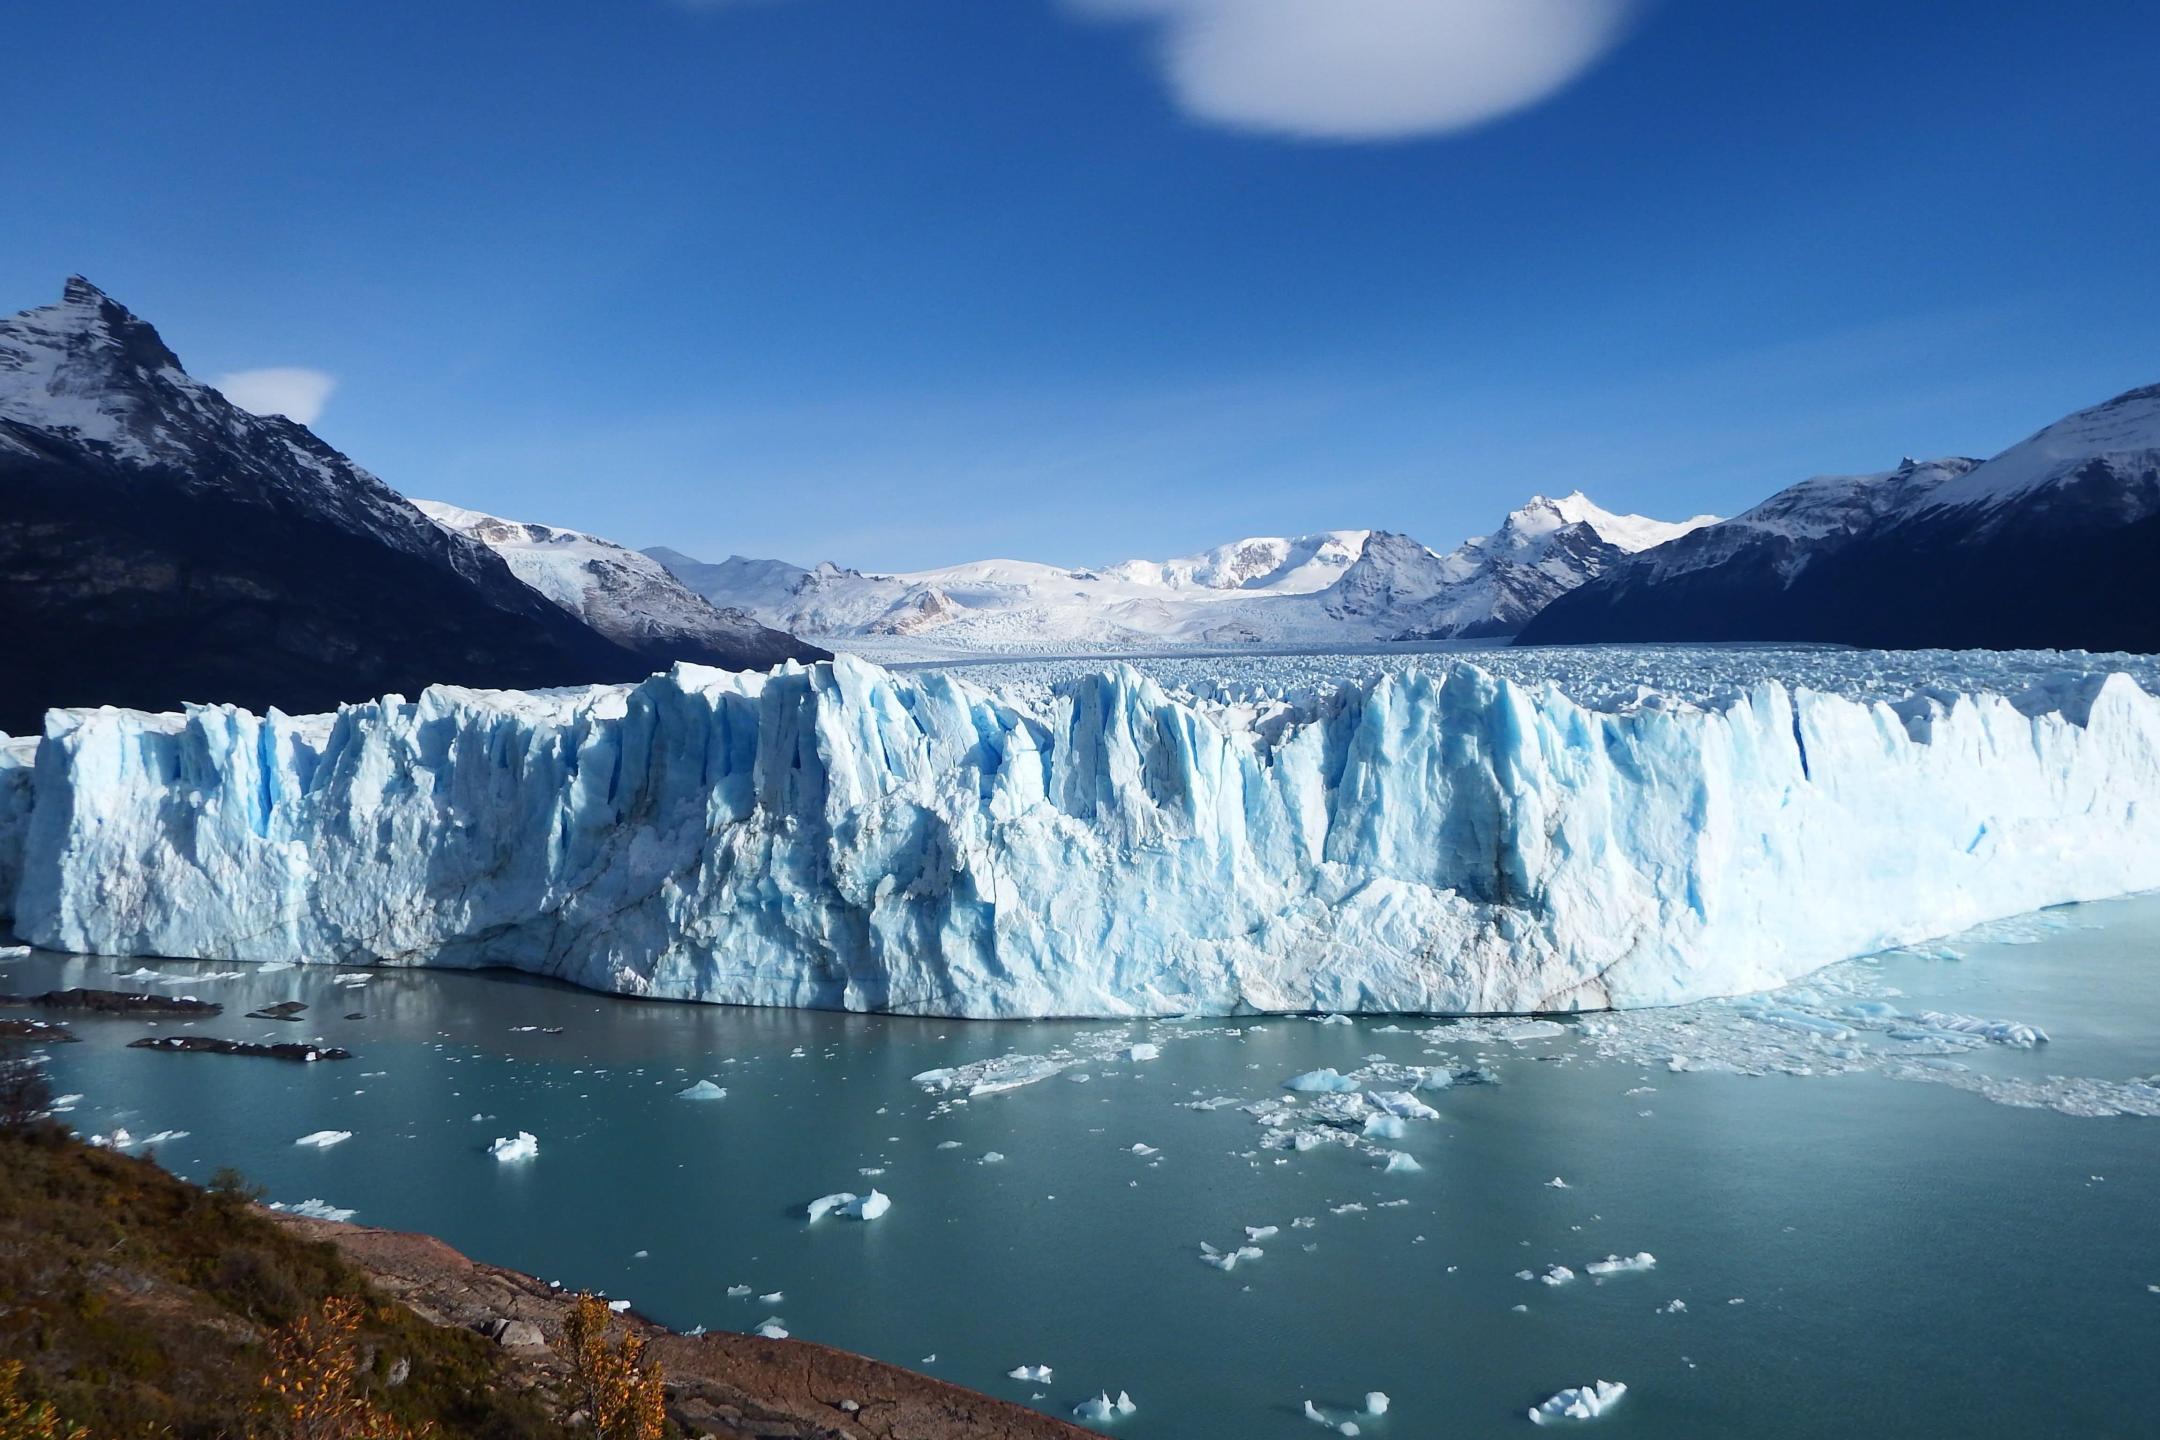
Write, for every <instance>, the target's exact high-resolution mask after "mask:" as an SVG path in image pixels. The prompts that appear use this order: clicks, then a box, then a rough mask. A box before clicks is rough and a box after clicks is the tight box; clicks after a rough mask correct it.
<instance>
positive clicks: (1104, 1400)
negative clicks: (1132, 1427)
mask: <svg viewBox="0 0 2160 1440" xmlns="http://www.w3.org/2000/svg"><path fill="white" fill-rule="evenodd" d="M1139 1408H1140V1407H1139V1406H1138V1405H1135V1404H1133V1399H1132V1396H1130V1395H1127V1394H1126V1393H1125V1392H1124V1391H1123V1390H1120V1391H1118V1392H1117V1399H1115V1400H1112V1399H1111V1398H1110V1394H1109V1392H1108V1391H1104V1392H1103V1393H1101V1394H1099V1395H1097V1396H1095V1397H1094V1398H1093V1399H1091V1400H1083V1401H1081V1402H1080V1403H1079V1404H1078V1405H1077V1406H1075V1407H1074V1408H1073V1414H1074V1415H1076V1416H1078V1417H1079V1418H1080V1419H1082V1420H1092V1421H1094V1422H1095V1423H1096V1424H1098V1425H1100V1424H1105V1423H1107V1422H1109V1421H1111V1420H1117V1419H1122V1418H1123V1417H1125V1416H1127V1415H1130V1414H1132V1413H1133V1412H1134V1411H1135V1410H1138V1409H1139Z"/></svg>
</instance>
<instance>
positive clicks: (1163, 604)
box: [646, 494, 1710, 656]
mask: <svg viewBox="0 0 2160 1440" xmlns="http://www.w3.org/2000/svg"><path fill="white" fill-rule="evenodd" d="M1709 518H1710V517H1707V516H1705V517H1701V518H1699V519H1696V520H1690V521H1683V522H1680V523H1678V524H1668V523H1666V522H1664V521H1658V520H1649V519H1645V518H1644V517H1642V516H1639V515H1614V514H1612V513H1611V512H1609V511H1605V510H1601V509H1599V508H1598V507H1597V506H1595V505H1593V504H1591V503H1590V502H1589V501H1588V500H1587V499H1585V498H1584V497H1583V496H1581V495H1579V494H1577V495H1571V496H1568V497H1567V498H1565V499H1562V500H1548V499H1546V498H1544V497H1542V496H1540V497H1537V498H1536V499H1534V500H1532V501H1531V502H1530V504H1528V505H1526V506H1524V507H1523V508H1522V509H1520V510H1517V511H1515V512H1514V513H1513V514H1511V515H1509V516H1508V518H1507V521H1506V522H1505V523H1504V524H1503V525H1502V526H1501V527H1500V528H1499V529H1498V530H1496V531H1494V532H1493V533H1492V534H1490V535H1484V536H1479V537H1477V538H1476V539H1473V540H1469V541H1465V542H1464V543H1463V544H1462V545H1460V546H1458V547H1457V548H1456V549H1454V550H1453V551H1450V552H1448V553H1446V554H1444V555H1443V554H1438V553H1435V552H1434V551H1432V550H1429V549H1427V548H1426V547H1425V546H1423V545H1421V544H1419V543H1418V542H1417V541H1415V540H1412V539H1410V538H1409V537H1407V536H1403V535H1396V534H1392V533H1390V532H1387V531H1375V530H1330V531H1324V532H1322V533H1320V534H1317V535H1303V536H1294V537H1259V538H1252V539H1245V540H1237V541H1233V542H1231V543H1230V544H1227V545H1220V546H1217V547H1215V548H1214V549H1212V550H1205V551H1201V552H1199V553H1198V554H1193V555H1183V556H1178V557H1176V558H1173V559H1170V560H1127V561H1124V562H1122V563H1119V564H1115V565H1109V566H1104V567H1102V568H1100V569H1083V570H1073V569H1064V568H1060V567H1058V566H1054V565H1043V564H1037V563H1034V562H1031V561H1022V560H987V561H978V562H975V563H972V564H965V565H954V566H948V567H946V568H944V569H939V570H922V571H916V572H913V573H911V574H901V575H878V574H865V573H864V572H862V571H859V570H851V569H843V568H841V567H839V566H836V565H832V564H830V563H826V564H821V565H818V566H816V567H815V568H811V569H804V568H803V567H801V566H796V565H789V564H786V563H785V562H782V561H776V560H748V559H744V558H743V557H741V556H734V557H731V558H729V559H728V560H725V561H722V562H720V563H718V564H706V563H703V562H700V561H697V560H693V559H691V558H690V557H689V556H686V555H683V554H680V553H679V552H676V551H673V550H666V549H655V550H650V551H647V552H646V553H647V554H649V555H651V556H652V557H653V558H654V559H656V560H658V561H660V562H661V563H662V564H664V565H666V566H667V567H668V569H669V570H670V571H672V572H673V573H674V575H675V576H676V578H678V579H680V580H681V581H682V582H683V583H684V584H685V585H687V586H688V587H689V588H691V589H692V590H695V591H697V592H698V593H699V594H701V595H703V596H704V597H705V598H706V599H708V600H710V601H712V602H713V603H714V604H715V605H722V606H732V607H735V608H738V609H741V610H744V611H747V612H749V613H750V614H752V615H755V616H757V617H758V618H759V619H760V620H762V621H764V622H765V623H766V624H769V625H777V626H781V627H784V628H787V629H790V630H793V631H795V632H796V633H798V634H804V635H812V636H816V637H818V638H820V639H823V640H826V641H828V642H830V643H835V644H839V645H841V646H843V647H848V646H850V645H851V643H853V642H863V641H868V642H872V643H871V644H870V645H869V646H868V647H866V648H871V649H875V650H877V651H878V653H880V654H884V655H888V656H890V655H894V654H897V653H900V652H902V651H906V650H909V649H919V650H920V651H921V652H922V653H926V654H927V653H937V654H964V653H969V652H1001V651H1024V650H1035V651H1044V650H1054V649H1059V648H1065V647H1078V648H1111V647H1134V646H1148V645H1163V644H1171V645H1194V644H1206V645H1225V644H1227V645H1236V644H1299V645H1302V644H1332V643H1345V644H1360V643H1369V642H1372V641H1381V640H1396V639H1428V638H1438V639H1451V638H1458V637H1475V636H1487V635H1506V634H1511V633H1513V631H1514V630H1515V629H1516V628H1518V627H1519V626H1520V625H1521V624H1522V623H1523V622H1524V621H1525V620H1527V619H1528V618H1529V617H1530V616H1531V615H1532V614H1534V613H1536V611H1537V610H1538V609H1539V608H1540V607H1542V606H1543V605H1544V604H1545V603H1546V602H1547V601H1549V600H1550V599H1551V598H1552V597H1553V596H1555V595H1558V594H1560V593H1561V592H1562V591H1564V590H1566V589H1567V588H1569V587H1571V586H1574V585H1578V584H1581V583H1582V582H1583V581H1584V580H1586V579H1588V578H1590V577H1591V576H1594V575H1597V574H1599V573H1600V572H1601V571H1602V570H1603V569H1604V567H1605V566H1607V565H1609V564H1610V563H1612V562H1613V560H1615V559H1617V558H1621V557H1624V556H1626V555H1629V554H1632V553H1633V552H1635V551H1636V550H1639V549H1642V548H1643V547H1645V546H1647V545H1654V544H1657V543H1659V542H1660V541H1662V540H1664V539H1668V538H1671V537H1673V536H1676V535H1681V534H1685V533H1686V532H1687V531H1688V530H1689V529H1691V528H1693V527H1695V526H1697V525H1701V524H1705V523H1708V520H1709ZM895 640H906V641H908V642H910V644H909V645H906V646H895V645H894V644H891V643H888V642H891V641H895Z"/></svg>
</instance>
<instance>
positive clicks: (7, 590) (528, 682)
mask: <svg viewBox="0 0 2160 1440" xmlns="http://www.w3.org/2000/svg"><path fill="white" fill-rule="evenodd" d="M0 487H4V493H5V495H6V504H5V506H4V507H0V628H4V630H5V633H6V634H7V636H8V641H7V652H8V653H7V662H8V663H7V666H6V669H7V671H8V674H9V676H10V683H9V684H8V685H6V686H5V687H0V688H4V694H0V729H6V730H12V731H15V732H17V733H21V732H25V731H31V732H34V731H35V730H36V729H37V728H38V727H39V725H40V724H41V723H42V716H43V712H44V711H45V709H46V708H47V707H48V706H51V705H83V704H100V703H111V704H123V705H131V706H140V707H150V708H172V707H175V706H177V705H179V704H180V703H181V702H183V701H191V700H199V701H234V702H239V703H244V704H247V705H249V706H251V707H254V708H257V709H260V708H262V707H264V706H268V705H279V706H283V707H286V708H290V709H301V708H306V709H324V708H328V707H330V706H332V705H335V704H336V703H338V702H339V701H343V700H353V699H362V698H366V697H370V696H376V695H380V694H382V693H384V692H385V691H393V690H394V691H402V692H405V693H418V691H419V690H421V689H422V688H424V687H425V686H427V685H429V684H431V683H436V682H446V681H461V682H465V683H472V684H493V685H506V686H545V685H558V684H569V683H582V682H595V681H621V680H629V679H634V678H636V677H637V676H639V675H642V674H646V673H649V672H650V671H651V669H652V668H653V667H652V665H651V664H650V663H649V662H648V661H646V660H645V659H643V658H641V657H639V656H636V655H633V654H631V653H630V652H629V651H627V650H625V649H623V648H622V647H621V646H619V645H617V644H615V643H614V642H613V641H611V640H608V639H606V638H605V637H603V636H601V635H600V634H598V633H597V632H595V631H594V630H592V629H591V628H589V627H588V626H586V625H583V624H581V623H579V622H578V621H577V620H576V619H574V618H572V617H571V616H569V615H566V614H564V613H563V612H562V611H561V610H560V609H558V608H557V607H555V606H554V605H551V604H549V603H548V602H546V601H544V600H542V599H541V598H540V597H539V596H538V595H536V594H534V593H533V591H532V590H531V589H530V588H528V587H527V586H526V585H524V584H523V583H522V582H520V581H519V580H518V579H517V578H516V577H515V576H514V575H512V574H511V573H510V570H509V567H508V566H506V565H505V564H504V563H503V561H502V560H501V558H500V557H498V556H497V555H496V554H495V553H494V552H493V551H491V550H489V549H488V548H487V547H486V546H484V545H481V544H479V543H477V542H475V541H473V540H471V539H468V538H466V537H464V536H459V535H453V534H450V533H448V532H446V531H444V530H443V529H442V528H441V527H439V526H437V525H436V524H434V523H433V522H432V521H430V520H429V519H428V518H427V517H426V516H424V515H422V514H421V513H420V512H419V511H418V510H417V509H415V508H414V507H413V506H412V505H411V504H410V503H408V502H407V501H406V500H405V499H404V498H403V497H401V496H400V495H398V494H397V492H396V491H394V490H392V489H390V488H389V487H388V486H387V485H385V484H383V483H382V481H380V480H378V479H376V478H375V477H374V476H373V475H370V474H369V473H368V472H367V471H365V470H363V469H361V468H360V467H359V466H357V465H354V464H353V463H352V462H351V461H350V460H348V459H346V458H345V457H344V456H343V455H341V454H339V453H338V452H337V451H336V450H334V449H332V448H331V447H330V446H329V445H327V444H325V443H324V442H323V441H322V440H321V439H320V438H318V437H317V436H316V435H315V434H314V433H313V432H312V431H310V430H309V429H308V428H307V427H306V426H304V425H300V424H296V423H295V422H293V421H291V420H289V419H286V418H285V417H283V416H277V415H253V414H250V413H248V412H247V411H245V410H242V409H241V408H239V407H238V406H236V405H234V404H232V403H231V402H230V401H228V400H227V399H226V398H225V397H224V396H223V395H221V394H220V393H219V392H218V391H217V390H215V389H214V388H212V387H211V386H209V385H206V384H203V383H202V382H200V381H197V380H195V379H193V378H192V377H190V376H189V375H188V374H187V372H186V371H185V370H184V369H183V368H182V366H181V364H180V361H179V358H178V357H177V356H175V355H174V354H173V352H172V351H171V350H170V349H168V348H167V347H166V345H165V343H164V341H163V340H162V339H160V338H159V336H158V333H157V331H156V330H154V329H153V328H151V326H150V325H148V324H147V323H145V322H144V321H142V320H140V319H138V318H136V317H135V316H134V315H132V314H130V313H129V312H128V311H127V309H126V308H125V307H123V306H121V305H120V304H118V303H117V302H115V301H114V300H112V299H110V298H109V297H107V296H106V295H105V294H104V293H102V292H101V291H99V290H98V289H97V287H96V286H94V285H92V284H90V283H89V282H88V281H86V280H83V279H81V278H79V277H78V278H75V279H71V280H69V281H68V283H67V286H66V289H65V291H64V293H63V295H62V298H61V301H60V303H59V304H57V305H49V306H45V307H42V308H39V309H33V310H29V311H25V312H23V313H22V314H19V315H15V316H13V317H10V318H5V319H0Z"/></svg>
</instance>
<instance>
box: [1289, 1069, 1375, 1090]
mask: <svg viewBox="0 0 2160 1440" xmlns="http://www.w3.org/2000/svg"><path fill="white" fill-rule="evenodd" d="M1357 1088H1358V1083H1357V1081H1355V1080H1352V1079H1351V1078H1350V1077H1349V1076H1347V1075H1342V1074H1338V1073H1337V1072H1336V1070H1335V1068H1334V1067H1333V1066H1329V1067H1328V1068H1327V1069H1325V1070H1308V1071H1306V1072H1305V1073H1304V1074H1302V1075H1293V1076H1291V1077H1290V1078H1289V1079H1288V1080H1285V1081H1283V1089H1285V1090H1295V1091H1298V1092H1299V1093H1300V1094H1304V1095H1347V1094H1349V1093H1350V1092H1351V1091H1353V1090H1355V1089H1357Z"/></svg>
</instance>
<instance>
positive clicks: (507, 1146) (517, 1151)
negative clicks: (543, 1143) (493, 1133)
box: [488, 1130, 540, 1161]
mask: <svg viewBox="0 0 2160 1440" xmlns="http://www.w3.org/2000/svg"><path fill="white" fill-rule="evenodd" d="M539 1153H540V1141H539V1140H538V1139H537V1138H536V1137H535V1136H534V1135H533V1133H532V1131H530V1130H520V1131H518V1133H517V1134H516V1135H514V1136H497V1137H496V1139H495V1143H494V1144H492V1145H490V1146H488V1154H490V1155H492V1156H494V1157H495V1158H496V1159H497V1160H504V1161H509V1160H530V1159H532V1158H533V1157H534V1156H536V1155H538V1154H539Z"/></svg>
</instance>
